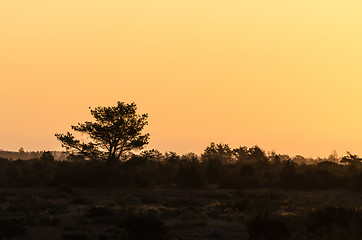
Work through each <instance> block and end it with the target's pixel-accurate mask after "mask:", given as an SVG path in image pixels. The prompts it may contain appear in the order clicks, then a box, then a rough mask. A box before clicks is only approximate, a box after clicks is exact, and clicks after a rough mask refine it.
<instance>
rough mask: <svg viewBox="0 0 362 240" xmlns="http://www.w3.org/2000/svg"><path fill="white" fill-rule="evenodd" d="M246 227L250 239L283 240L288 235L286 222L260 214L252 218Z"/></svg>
mask: <svg viewBox="0 0 362 240" xmlns="http://www.w3.org/2000/svg"><path fill="white" fill-rule="evenodd" d="M247 229H248V233H249V235H250V239H251V240H283V239H288V237H289V235H290V233H289V230H288V227H287V225H286V223H284V222H282V221H280V220H276V219H270V218H267V217H262V216H256V217H254V218H252V219H251V220H250V221H249V222H248V224H247Z"/></svg>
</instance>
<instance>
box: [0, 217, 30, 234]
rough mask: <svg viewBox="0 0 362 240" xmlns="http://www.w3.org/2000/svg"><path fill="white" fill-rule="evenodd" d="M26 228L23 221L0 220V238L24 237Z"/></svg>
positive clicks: (14, 219) (12, 219)
mask: <svg viewBox="0 0 362 240" xmlns="http://www.w3.org/2000/svg"><path fill="white" fill-rule="evenodd" d="M25 233H26V227H25V225H24V220H23V219H18V218H7V219H0V238H1V237H5V238H15V237H21V236H24V235H25Z"/></svg>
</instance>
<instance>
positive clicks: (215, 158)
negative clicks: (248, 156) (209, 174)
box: [201, 142, 233, 164]
mask: <svg viewBox="0 0 362 240" xmlns="http://www.w3.org/2000/svg"><path fill="white" fill-rule="evenodd" d="M232 156H233V151H232V150H231V148H230V147H229V145H227V144H222V143H219V144H215V143H213V142H212V143H211V144H210V146H208V147H207V148H206V149H205V151H204V153H203V154H202V156H201V158H202V160H203V161H204V162H208V163H212V164H215V163H221V164H227V163H230V162H231V161H232Z"/></svg>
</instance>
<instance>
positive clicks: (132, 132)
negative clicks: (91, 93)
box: [55, 102, 149, 166]
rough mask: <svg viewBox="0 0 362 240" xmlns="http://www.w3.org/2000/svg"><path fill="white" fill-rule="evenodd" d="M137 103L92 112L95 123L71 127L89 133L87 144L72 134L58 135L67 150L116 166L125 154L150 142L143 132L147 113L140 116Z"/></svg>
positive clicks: (98, 108) (96, 109)
mask: <svg viewBox="0 0 362 240" xmlns="http://www.w3.org/2000/svg"><path fill="white" fill-rule="evenodd" d="M136 110H137V107H136V104H135V103H131V104H126V103H124V102H117V105H116V106H113V107H96V108H95V109H91V110H90V111H91V114H92V116H93V117H94V118H95V122H88V121H87V122H85V123H78V125H75V126H72V129H73V130H74V131H76V132H80V133H82V134H86V135H88V136H89V138H90V139H91V141H90V142H84V141H81V140H78V139H76V138H75V137H74V136H73V134H72V133H70V132H68V133H66V134H58V133H57V134H55V136H56V137H57V139H58V140H59V141H61V142H62V146H63V147H65V148H66V149H67V150H74V151H76V152H78V153H79V154H81V155H83V156H85V157H87V158H89V159H93V160H96V161H101V162H102V161H104V160H105V161H106V162H107V163H108V164H109V165H110V166H115V164H116V163H118V161H119V159H120V158H121V156H122V154H124V153H125V152H128V151H130V150H134V149H142V148H143V147H144V145H146V144H147V143H148V139H149V134H148V133H147V134H144V135H142V134H141V132H142V130H143V128H144V126H145V125H147V117H148V115H147V114H142V115H138V114H137V113H136Z"/></svg>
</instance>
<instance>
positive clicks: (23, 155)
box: [0, 148, 69, 161]
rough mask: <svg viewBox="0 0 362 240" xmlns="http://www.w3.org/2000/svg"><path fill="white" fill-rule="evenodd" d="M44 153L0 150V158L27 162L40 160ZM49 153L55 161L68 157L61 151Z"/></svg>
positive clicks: (21, 149)
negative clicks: (35, 159)
mask: <svg viewBox="0 0 362 240" xmlns="http://www.w3.org/2000/svg"><path fill="white" fill-rule="evenodd" d="M44 152H45V151H24V149H23V148H20V149H19V151H17V152H15V151H4V150H0V158H7V159H9V160H18V159H21V160H29V159H34V158H40V157H41V155H42V154H43V153H44ZM51 153H52V155H53V156H54V159H55V160H57V161H60V160H65V159H67V156H68V155H69V154H68V153H66V152H62V151H51Z"/></svg>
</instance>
